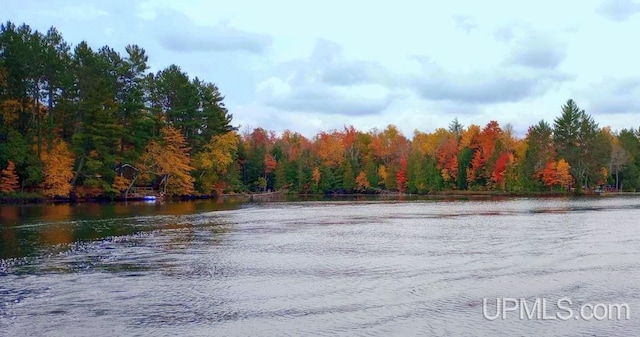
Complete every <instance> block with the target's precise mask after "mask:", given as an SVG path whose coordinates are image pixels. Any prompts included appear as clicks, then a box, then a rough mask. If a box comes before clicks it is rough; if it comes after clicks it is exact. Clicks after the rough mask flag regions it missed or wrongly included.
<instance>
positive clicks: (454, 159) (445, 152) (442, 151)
mask: <svg viewBox="0 0 640 337" xmlns="http://www.w3.org/2000/svg"><path fill="white" fill-rule="evenodd" d="M437 159H438V169H439V170H440V173H441V175H442V179H443V180H444V181H452V180H453V181H455V180H456V179H457V177H458V142H457V141H456V139H455V138H453V137H450V138H449V139H447V140H445V141H444V142H442V144H441V145H440V147H439V148H438V152H437Z"/></svg>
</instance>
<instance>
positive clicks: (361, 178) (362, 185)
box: [356, 171, 371, 191]
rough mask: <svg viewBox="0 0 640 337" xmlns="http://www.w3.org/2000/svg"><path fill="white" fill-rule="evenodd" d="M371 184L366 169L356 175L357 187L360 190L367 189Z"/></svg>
mask: <svg viewBox="0 0 640 337" xmlns="http://www.w3.org/2000/svg"><path fill="white" fill-rule="evenodd" d="M370 186H371V184H369V180H368V179H367V174H366V173H364V171H360V173H358V177H356V189H357V190H358V191H366V190H367V189H368V188H369V187H370Z"/></svg>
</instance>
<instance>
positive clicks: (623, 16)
mask: <svg viewBox="0 0 640 337" xmlns="http://www.w3.org/2000/svg"><path fill="white" fill-rule="evenodd" d="M596 12H597V13H598V14H600V15H602V16H604V17H606V18H608V19H609V20H612V21H617V22H622V21H625V20H627V19H629V18H630V17H631V16H633V15H634V14H636V13H638V12H640V3H637V2H634V1H632V0H605V1H604V2H602V4H601V5H600V6H599V7H598V8H597V9H596Z"/></svg>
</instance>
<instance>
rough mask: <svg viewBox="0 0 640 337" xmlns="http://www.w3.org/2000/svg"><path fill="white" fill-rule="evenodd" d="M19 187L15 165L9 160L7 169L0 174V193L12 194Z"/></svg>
mask: <svg viewBox="0 0 640 337" xmlns="http://www.w3.org/2000/svg"><path fill="white" fill-rule="evenodd" d="M19 187H20V184H19V182H18V174H16V164H14V163H13V162H12V161H11V160H9V163H8V165H7V168H5V169H4V170H2V172H0V192H2V193H13V192H15V191H16V190H18V188H19Z"/></svg>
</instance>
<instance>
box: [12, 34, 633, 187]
mask: <svg viewBox="0 0 640 337" xmlns="http://www.w3.org/2000/svg"><path fill="white" fill-rule="evenodd" d="M147 63H148V56H147V54H146V52H145V50H144V49H143V48H142V47H140V46H138V45H127V46H126V47H124V53H121V52H118V51H117V50H116V49H113V48H112V47H109V46H104V47H102V48H100V49H97V50H94V49H92V48H91V47H90V46H89V45H88V44H87V42H80V43H79V44H78V45H75V46H72V45H71V44H69V43H68V42H66V41H65V40H64V39H63V37H62V36H61V34H60V32H59V31H58V30H56V29H55V28H50V29H49V30H48V31H47V32H44V33H43V32H38V31H37V30H33V29H31V28H30V27H29V26H28V25H26V24H22V25H16V24H15V23H12V22H7V23H4V24H2V25H1V26H0V170H1V173H0V195H2V196H4V197H5V198H11V197H13V198H27V197H34V196H35V197H41V198H103V199H114V198H117V197H119V196H122V195H126V194H127V193H129V192H130V191H131V189H132V188H134V187H135V186H152V187H153V188H155V189H157V190H159V191H162V192H163V193H165V194H166V195H173V196H192V197H197V196H211V195H214V196H215V195H221V194H234V193H247V192H263V191H286V192H291V193H384V192H394V193H415V194H431V193H438V192H441V191H454V190H456V191H464V190H470V191H497V192H525V193H526V192H545V191H552V192H567V193H569V192H575V193H588V192H590V191H593V190H594V189H595V188H603V187H605V186H608V188H609V189H613V190H620V191H637V190H638V188H639V187H640V172H639V170H640V129H623V130H615V131H614V130H611V129H610V128H609V127H601V126H600V125H599V124H598V123H597V122H596V121H595V120H594V119H593V118H592V117H591V116H590V115H589V114H587V113H586V112H585V111H584V110H583V109H581V108H580V107H579V106H578V104H577V103H576V102H575V101H573V100H571V99H569V100H567V101H566V102H565V103H564V104H562V102H559V104H558V106H559V109H558V115H557V117H556V118H555V119H554V120H553V121H544V120H542V121H540V122H539V123H538V124H536V125H533V126H531V127H529V129H528V132H527V134H526V136H525V137H524V138H519V137H516V136H515V135H514V131H513V128H512V127H511V126H510V125H508V124H506V125H502V126H501V125H500V124H499V123H498V122H497V121H488V122H487V124H486V125H468V126H464V125H461V124H460V123H459V122H458V120H457V119H454V118H452V121H451V123H450V124H449V126H448V128H446V129H445V128H437V129H435V130H432V131H430V132H423V131H419V130H416V131H415V132H414V133H413V135H403V134H402V133H401V132H400V131H399V130H398V128H397V127H396V126H394V125H388V126H386V127H384V129H373V130H367V131H362V130H356V129H355V128H354V127H353V126H345V127H344V128H343V129H339V130H328V131H325V132H320V133H319V134H317V135H315V136H314V137H312V138H306V137H305V136H303V135H302V134H300V133H297V132H295V131H289V130H287V131H284V132H282V133H280V134H276V133H275V132H273V131H269V130H264V129H262V128H256V129H253V130H247V131H244V132H240V131H239V127H238V126H234V125H233V121H232V114H231V113H230V112H229V111H228V109H227V108H226V107H225V104H224V96H223V95H222V93H221V92H220V89H219V88H218V87H217V86H216V85H215V84H213V83H210V82H207V81H205V80H203V79H200V78H198V77H195V78H191V77H190V76H189V75H188V74H187V73H185V72H184V71H182V70H181V69H180V67H179V66H177V65H170V66H168V67H167V68H165V69H162V70H160V71H157V72H155V73H154V72H150V71H149V66H148V64H147ZM424 129H429V126H428V125H425V126H424ZM124 167H128V168H130V169H129V171H128V173H127V174H125V173H124V171H125V170H124V169H123V168H124Z"/></svg>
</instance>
